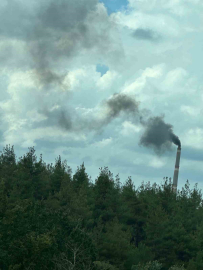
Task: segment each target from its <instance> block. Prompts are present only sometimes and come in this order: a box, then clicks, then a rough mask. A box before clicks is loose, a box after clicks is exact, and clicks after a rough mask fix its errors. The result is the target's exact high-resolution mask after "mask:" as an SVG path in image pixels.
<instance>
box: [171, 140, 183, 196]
mask: <svg viewBox="0 0 203 270" xmlns="http://www.w3.org/2000/svg"><path fill="white" fill-rule="evenodd" d="M180 154H181V146H180V145H179V146H178V148H177V154H176V163H175V170H174V175H173V192H174V193H176V191H177V185H178V173H179V165H180Z"/></svg>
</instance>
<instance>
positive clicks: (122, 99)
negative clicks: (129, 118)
mask: <svg viewBox="0 0 203 270" xmlns="http://www.w3.org/2000/svg"><path fill="white" fill-rule="evenodd" d="M106 105H107V107H108V113H107V116H106V117H107V119H109V121H111V120H113V119H114V118H116V117H118V116H119V115H120V113H121V112H125V113H134V114H137V113H138V112H139V110H138V106H139V102H137V101H136V100H135V99H133V98H132V97H129V96H127V95H125V94H117V93H116V94H114V95H113V97H111V98H110V99H109V100H107V101H106Z"/></svg>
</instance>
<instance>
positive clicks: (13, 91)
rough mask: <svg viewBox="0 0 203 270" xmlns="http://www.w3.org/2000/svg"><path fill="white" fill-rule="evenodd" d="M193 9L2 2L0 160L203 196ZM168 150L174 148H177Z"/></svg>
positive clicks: (135, 1)
mask: <svg viewBox="0 0 203 270" xmlns="http://www.w3.org/2000/svg"><path fill="white" fill-rule="evenodd" d="M202 12H203V2H202V1H201V0H168V1H165V0H103V1H101V0H100V1H99V0H80V1H79V0H75V1H74V2H73V1H72V0H60V1H53V0H43V1H35V0H30V1H25V0H1V3H0V18H1V21H2V22H3V23H1V24H0V36H1V38H0V117H1V122H0V148H1V150H3V148H4V147H5V146H6V145H9V144H10V145H14V150H15V153H16V156H17V158H19V157H20V156H22V155H24V154H25V153H27V152H28V148H29V147H33V146H34V148H35V150H36V155H37V156H38V158H39V156H40V154H42V157H43V160H44V161H45V162H46V163H47V164H48V163H53V164H54V163H55V159H56V158H57V157H58V156H59V155H60V156H61V158H62V160H67V164H68V165H69V166H70V167H71V168H72V170H73V173H74V172H75V171H76V169H77V167H78V166H80V165H81V164H82V163H83V162H84V164H85V167H86V171H87V173H88V174H89V176H91V179H92V181H93V182H94V181H95V179H96V177H98V175H99V172H100V170H99V168H101V167H105V166H108V167H109V169H110V171H111V172H112V173H113V174H114V176H115V175H117V174H119V176H120V179H121V182H122V183H124V182H125V181H126V180H127V178H128V177H129V176H131V177H132V180H133V182H134V184H135V186H136V187H138V186H139V185H140V184H141V182H142V181H144V182H148V181H150V183H151V184H153V183H154V182H156V183H157V184H160V183H161V182H162V183H163V177H173V173H174V166H175V157H176V149H177V140H178V138H179V139H180V141H181V146H182V151H181V160H180V171H179V180H178V188H179V189H181V187H182V186H184V184H185V183H186V180H187V179H188V180H189V182H190V184H191V188H193V187H194V184H195V183H198V187H199V188H201V189H202V188H203V166H202V164H203V117H202V103H203V76H202V73H203V66H202V61H201V59H202V57H203V17H202ZM175 143H176V144H175Z"/></svg>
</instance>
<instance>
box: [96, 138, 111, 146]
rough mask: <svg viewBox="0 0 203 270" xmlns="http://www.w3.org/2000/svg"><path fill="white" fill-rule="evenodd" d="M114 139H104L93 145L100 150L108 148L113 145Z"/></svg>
mask: <svg viewBox="0 0 203 270" xmlns="http://www.w3.org/2000/svg"><path fill="white" fill-rule="evenodd" d="M112 141H113V140H112V138H108V139H103V140H101V141H99V142H96V143H94V144H93V146H95V147H98V148H103V147H106V146H109V145H110V144H111V143H112Z"/></svg>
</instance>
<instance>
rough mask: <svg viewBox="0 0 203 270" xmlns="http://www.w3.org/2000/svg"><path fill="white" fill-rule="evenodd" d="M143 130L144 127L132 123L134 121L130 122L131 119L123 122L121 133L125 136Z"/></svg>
mask: <svg viewBox="0 0 203 270" xmlns="http://www.w3.org/2000/svg"><path fill="white" fill-rule="evenodd" d="M141 130H142V127H140V126H136V125H134V124H132V122H130V121H125V122H123V124H122V129H121V131H120V133H121V134H122V135H123V136H124V137H128V136H134V134H135V133H139V132H140V131H141Z"/></svg>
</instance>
